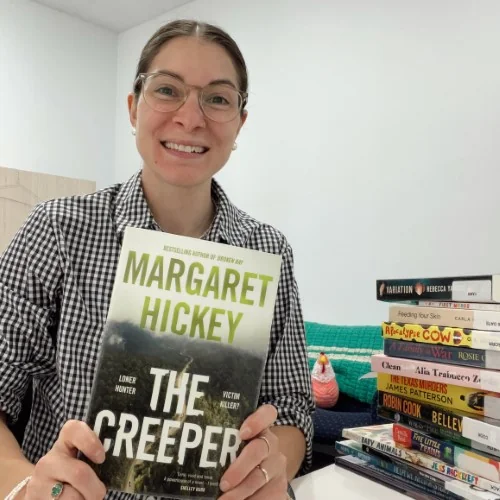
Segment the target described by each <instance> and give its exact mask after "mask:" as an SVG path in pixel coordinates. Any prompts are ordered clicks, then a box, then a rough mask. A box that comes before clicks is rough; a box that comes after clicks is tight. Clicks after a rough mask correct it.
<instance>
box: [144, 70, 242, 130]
mask: <svg viewBox="0 0 500 500" xmlns="http://www.w3.org/2000/svg"><path fill="white" fill-rule="evenodd" d="M140 82H142V95H143V97H144V100H145V101H146V103H147V105H148V106H149V107H150V108H152V109H154V110H156V111H161V112H162V113H168V112H170V111H177V110H178V109H179V108H180V107H181V106H182V105H183V104H184V103H185V102H186V101H187V99H188V97H189V94H190V92H191V89H196V90H198V91H199V92H198V102H199V103H200V108H201V110H202V111H203V114H204V115H205V116H206V117H207V118H208V119H209V120H212V121H214V122H218V123H226V122H230V121H231V120H233V119H234V118H236V117H237V116H238V114H239V113H241V110H242V109H243V106H244V105H245V104H246V102H247V97H248V93H246V92H241V91H239V90H236V89H235V88H234V87H232V86H231V85H227V84H225V83H214V84H210V85H206V86H205V87H198V86H196V85H187V84H185V83H184V82H183V81H181V80H179V78H176V77H175V76H172V75H169V74H167V73H140V74H139V75H138V77H137V79H136V81H135V83H134V89H137V86H138V85H139V84H140Z"/></svg>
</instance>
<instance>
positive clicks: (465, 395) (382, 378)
mask: <svg viewBox="0 0 500 500" xmlns="http://www.w3.org/2000/svg"><path fill="white" fill-rule="evenodd" d="M377 389H378V390H379V391H384V392H388V393H390V394H396V395H398V396H404V397H408V398H410V399H414V400H416V401H422V402H424V403H432V404H436V405H438V406H443V407H444V408H451V409H456V410H461V411H465V412H469V413H473V414H475V415H484V416H486V417H491V418H495V419H500V394H499V393H497V392H489V391H481V390H477V389H472V388H470V387H463V386H458V385H453V384H446V383H441V382H430V381H428V380H423V379H417V378H412V377H404V376H401V375H390V374H388V373H378V374H377Z"/></svg>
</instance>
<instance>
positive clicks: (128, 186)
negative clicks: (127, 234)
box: [116, 170, 258, 246]
mask: <svg viewBox="0 0 500 500" xmlns="http://www.w3.org/2000/svg"><path fill="white" fill-rule="evenodd" d="M212 199H213V201H214V204H215V207H216V213H215V218H214V221H213V223H212V226H211V228H210V230H209V231H208V234H207V235H206V237H205V239H207V240H210V241H216V242H219V243H226V244H229V245H233V246H245V242H246V241H247V240H248V238H249V236H250V234H251V232H252V231H253V230H254V229H255V227H257V226H258V223H257V221H255V220H254V219H252V218H251V217H248V216H247V215H246V214H245V213H244V212H242V211H241V210H239V209H238V208H237V207H236V206H234V205H233V204H232V203H231V201H230V200H229V198H228V197H227V195H226V193H225V192H224V190H223V189H222V187H221V186H220V184H219V183H218V182H217V181H216V180H214V179H212ZM116 210H117V213H116V229H117V233H118V237H119V239H120V241H122V239H123V233H124V231H125V227H127V226H132V227H139V228H142V229H156V230H158V229H159V226H158V224H157V223H156V221H155V219H154V217H153V214H152V213H151V210H150V209H149V205H148V203H147V201H146V197H145V196H144V191H143V190H142V184H141V171H140V170H139V171H138V172H136V173H135V174H134V175H133V176H132V177H131V178H130V179H129V180H128V181H127V182H125V183H123V184H122V185H121V187H120V189H119V192H118V197H117V203H116Z"/></svg>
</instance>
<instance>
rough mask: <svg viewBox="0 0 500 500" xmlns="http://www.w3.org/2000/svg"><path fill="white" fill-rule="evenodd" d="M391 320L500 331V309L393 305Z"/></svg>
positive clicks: (390, 313) (390, 314)
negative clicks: (478, 309) (483, 309)
mask: <svg viewBox="0 0 500 500" xmlns="http://www.w3.org/2000/svg"><path fill="white" fill-rule="evenodd" d="M389 321H392V322H395V323H417V324H419V325H437V326H455V327H457V328H470V329H474V330H486V331H496V332H498V331H500V312H499V311H476V310H474V309H446V308H443V307H420V306H399V305H392V306H390V307H389Z"/></svg>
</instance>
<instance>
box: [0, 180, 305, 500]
mask: <svg viewBox="0 0 500 500" xmlns="http://www.w3.org/2000/svg"><path fill="white" fill-rule="evenodd" d="M140 179H141V177H140V172H137V173H136V174H135V175H134V176H133V177H132V178H131V179H130V180H129V181H128V182H126V183H124V184H118V185H115V186H112V187H110V188H107V189H104V190H102V191H99V192H97V193H93V194H90V195H86V196H75V197H69V198H61V199H57V200H52V201H49V202H45V203H42V204H40V205H38V206H37V207H36V208H35V209H34V210H33V212H32V213H31V214H30V216H29V218H28V219H27V221H26V222H25V224H24V225H23V227H22V228H21V230H20V231H19V232H18V233H17V235H16V236H15V238H14V239H13V241H12V243H11V244H10V246H9V247H8V249H7V250H6V251H5V252H4V254H3V255H2V257H1V259H0V410H3V411H5V412H6V413H7V414H8V416H9V417H10V418H11V419H14V420H15V419H16V418H17V415H18V413H19V410H20V406H21V400H22V398H23V394H24V393H25V391H26V388H27V387H28V384H29V383H30V381H31V380H33V388H34V401H33V406H32V413H31V419H30V422H29V424H28V427H27V429H26V434H25V439H24V443H23V448H24V452H25V455H26V456H27V458H28V459H29V460H30V461H32V462H33V463H35V462H36V461H37V460H38V459H39V458H40V457H42V456H43V455H44V454H45V453H47V451H48V450H49V449H50V448H51V446H52V445H53V443H54V442H55V440H56V438H57V435H58V433H59V430H60V428H61V426H62V425H63V423H64V422H65V421H66V420H68V419H79V420H82V419H83V418H84V416H85V411H86V407H87V404H88V401H89V396H90V392H91V387H92V381H93V377H94V371H95V368H96V362H97V355H98V349H99V345H100V339H101V335H102V331H103V326H104V323H105V320H106V314H107V311H108V306H109V301H110V297H111V291H112V286H113V280H114V276H115V271H116V265H117V262H118V256H119V252H120V246H121V241H122V237H123V231H124V229H125V227H126V226H135V227H141V228H146V229H158V225H157V224H156V222H155V221H154V219H153V216H152V215H151V212H150V210H149V208H148V205H147V203H146V200H145V198H144V195H143V191H142V188H141V180H140ZM212 196H213V199H214V202H215V203H216V206H217V213H216V217H215V220H214V223H213V225H212V228H211V229H210V231H209V233H208V234H207V235H206V239H209V240H212V241H219V242H225V243H227V244H230V245H235V246H240V247H247V248H252V249H256V250H262V251H265V252H271V253H276V254H281V255H282V256H283V264H282V274H281V281H280V285H279V287H278V298H277V302H276V308H275V313H274V320H273V325H272V334H271V342H270V348H269V354H268V360H267V365H266V370H265V374H264V379H263V384H262V388H261V393H260V402H261V403H272V404H274V405H275V406H276V407H277V408H278V411H279V416H278V421H277V424H279V425H295V426H297V427H298V428H300V429H301V430H302V431H303V432H304V434H305V436H306V440H307V455H306V460H305V462H304V465H303V468H302V472H304V471H305V470H307V468H308V467H309V465H310V461H311V455H312V453H311V450H312V421H311V413H312V411H313V408H314V403H313V399H312V395H311V386H310V377H309V370H308V364H307V356H306V350H305V336H304V325H303V319H302V312H301V307H300V302H299V296H298V291H297V285H296V282H295V278H294V274H293V256H292V250H291V248H290V246H289V245H288V243H287V241H286V239H285V238H284V236H283V235H282V234H281V233H279V232H278V231H276V230H275V229H274V228H272V227H271V226H268V225H265V224H261V223H259V222H257V221H256V220H254V219H252V218H251V217H249V216H248V215H247V214H245V213H244V212H242V211H241V210H239V209H237V208H236V207H235V206H234V205H232V204H231V202H230V201H229V199H228V198H227V197H226V195H225V194H224V192H223V190H222V189H221V188H220V186H219V185H218V184H217V183H216V182H215V181H214V182H213V188H212ZM55 337H57V342H56V343H57V347H54V342H53V338H55ZM107 498H109V499H126V498H134V497H133V496H132V495H125V494H118V493H109V494H108V496H107Z"/></svg>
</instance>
